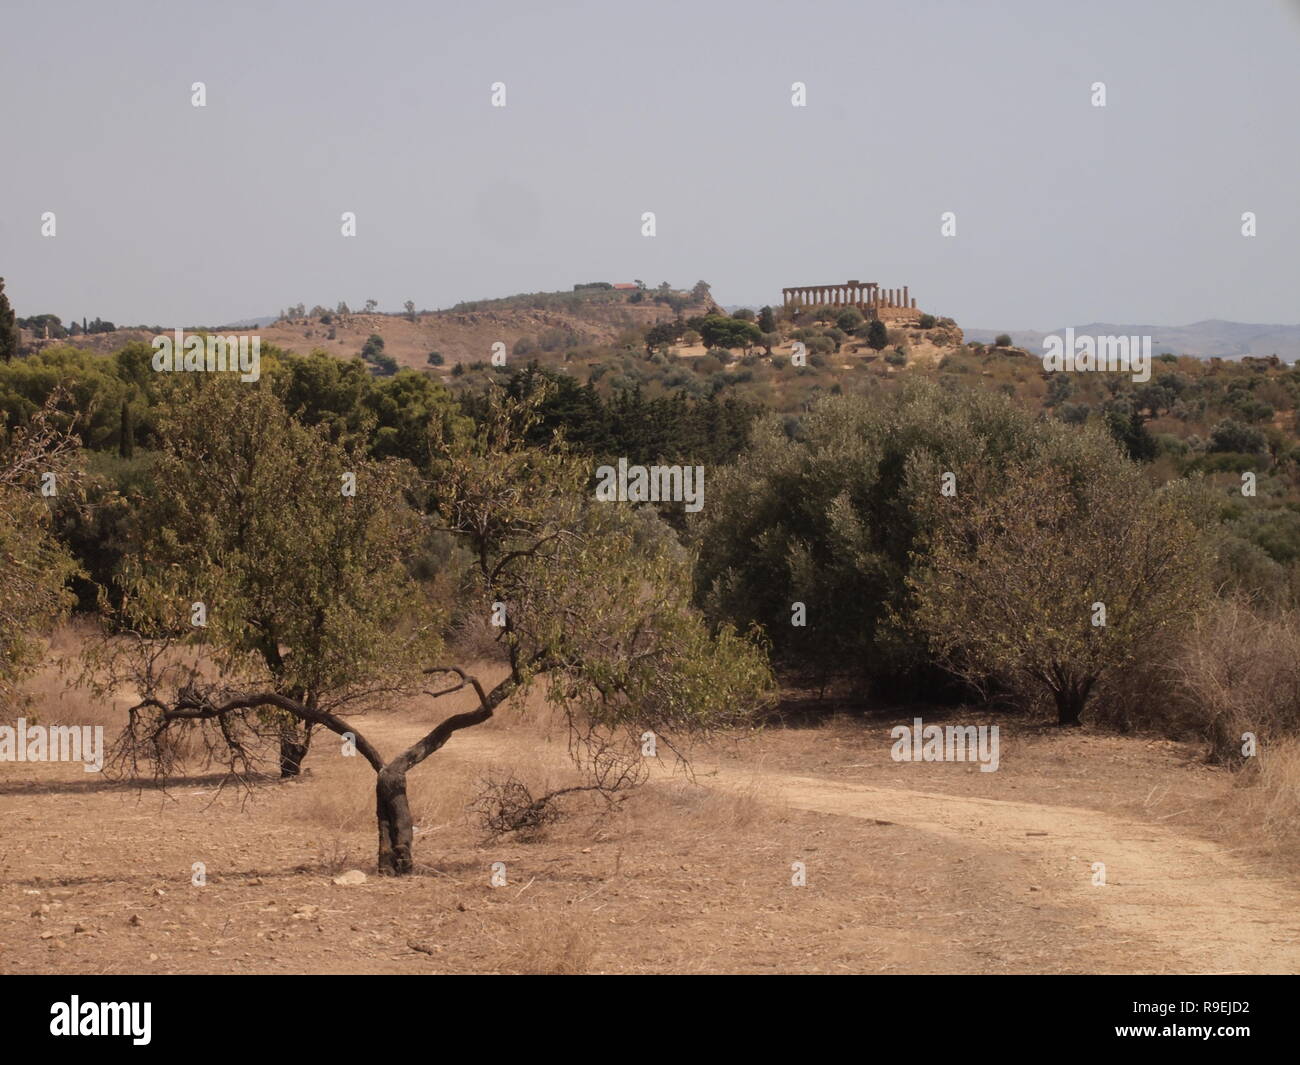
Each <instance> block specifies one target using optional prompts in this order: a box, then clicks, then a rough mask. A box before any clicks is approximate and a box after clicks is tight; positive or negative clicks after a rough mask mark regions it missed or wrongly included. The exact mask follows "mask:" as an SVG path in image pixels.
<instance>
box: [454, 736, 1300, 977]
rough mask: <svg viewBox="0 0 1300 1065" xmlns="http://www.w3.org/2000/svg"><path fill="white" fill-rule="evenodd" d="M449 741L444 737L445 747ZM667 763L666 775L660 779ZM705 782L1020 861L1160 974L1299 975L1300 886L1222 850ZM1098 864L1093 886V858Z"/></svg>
mask: <svg viewBox="0 0 1300 1065" xmlns="http://www.w3.org/2000/svg"><path fill="white" fill-rule="evenodd" d="M516 742H518V741H517V738H516V737H514V736H511V735H509V734H506V733H501V732H488V731H485V732H482V733H478V734H476V735H473V736H470V735H468V734H467V735H465V736H464V737H463V742H461V741H459V740H458V743H459V744H460V751H459V752H457V753H459V754H460V755H461V756H464V757H490V756H492V755H500V754H502V753H504V750H505V749H508V748H509V747H511V746H513V745H514V744H515V743H516ZM450 749H451V745H449V747H448V750H450ZM668 772H669V771H668V770H665V771H664V773H663V775H664V776H667V775H668ZM695 778H696V781H697V783H699V784H702V785H704V786H705V787H722V788H728V789H734V790H747V791H752V792H754V793H755V794H757V795H758V796H759V797H760V798H761V799H762V800H763V801H769V802H776V803H782V804H785V805H787V806H789V807H792V808H794V809H799V810H810V811H815V812H817V813H822V814H830V815H835V816H842V817H854V818H860V819H865V820H870V821H874V822H891V823H894V824H898V825H903V826H906V827H908V828H911V829H915V830H918V831H922V832H926V833H931V834H934V835H937V836H942V837H949V838H952V839H956V840H960V841H962V842H963V843H965V844H967V845H975V846H977V847H986V848H989V849H990V850H995V851H997V852H999V854H1000V855H1002V856H1005V855H1012V856H1015V857H1016V858H1018V859H1020V861H1021V867H1022V868H1023V870H1024V873H1025V877H1026V880H1027V882H1028V883H1032V884H1035V885H1041V887H1031V888H1029V890H1043V891H1045V892H1046V893H1047V894H1049V895H1051V896H1052V897H1054V898H1055V899H1057V900H1058V901H1060V900H1061V899H1062V895H1063V894H1064V896H1065V901H1068V903H1069V904H1071V905H1074V906H1077V907H1079V909H1080V910H1081V911H1082V912H1081V914H1080V917H1081V920H1082V921H1086V922H1087V923H1089V924H1090V925H1092V926H1094V927H1095V928H1096V929H1097V934H1098V935H1099V936H1100V938H1102V939H1103V940H1111V941H1113V942H1114V943H1115V945H1116V947H1117V948H1119V947H1122V945H1123V944H1126V943H1129V942H1132V941H1134V940H1138V939H1144V940H1148V941H1151V942H1154V943H1157V944H1159V945H1160V946H1161V947H1162V948H1163V951H1164V952H1165V953H1166V954H1167V956H1168V966H1167V969H1166V970H1165V971H1170V972H1183V973H1228V972H1234V973H1298V972H1300V891H1297V890H1296V889H1295V888H1293V887H1292V886H1291V885H1289V884H1288V883H1286V882H1284V881H1282V880H1278V879H1268V878H1264V877H1260V876H1256V875H1252V874H1251V873H1250V871H1249V870H1248V869H1247V868H1246V866H1245V863H1244V862H1242V861H1241V860H1239V859H1237V858H1235V857H1234V856H1233V855H1231V854H1230V853H1229V852H1228V851H1227V850H1225V849H1224V848H1223V847H1221V846H1219V845H1217V844H1215V843H1212V842H1208V841H1205V840H1199V839H1196V838H1193V837H1190V836H1187V835H1183V834H1180V833H1178V832H1176V831H1173V830H1171V829H1167V828H1165V827H1163V826H1160V825H1156V824H1152V823H1150V822H1143V821H1138V820H1132V819H1126V818H1123V817H1117V816H1113V815H1110V814H1106V813H1101V812H1099V811H1096V810H1085V809H1079V808H1076V807H1069V806H1056V805H1049V804H1040V803H1030V802H1015V801H1007V800H1001V799H986V798H975V797H970V796H961V795H953V794H939V793H933V792H924V791H913V790H908V789H902V788H897V787H880V786H872V785H866V784H852V783H845V782H840V781H834V780H829V779H826V778H820V777H808V776H798V775H793V774H789V773H784V772H780V771H774V770H768V769H762V768H752V767H748V766H747V767H743V768H735V767H730V766H719V765H707V766H706V765H700V764H697V765H696V766H695ZM1095 862H1101V863H1104V865H1105V870H1104V874H1105V884H1104V886H1097V885H1094V883H1093V881H1094V877H1095V870H1094V866H1093V863H1095Z"/></svg>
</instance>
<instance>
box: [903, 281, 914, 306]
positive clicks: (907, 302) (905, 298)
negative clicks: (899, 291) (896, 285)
mask: <svg viewBox="0 0 1300 1065" xmlns="http://www.w3.org/2000/svg"><path fill="white" fill-rule="evenodd" d="M903 306H904V307H910V306H912V301H911V299H910V298H909V297H908V295H907V286H906V285H904V286H903Z"/></svg>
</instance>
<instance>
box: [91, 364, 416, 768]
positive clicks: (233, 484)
mask: <svg viewBox="0 0 1300 1065" xmlns="http://www.w3.org/2000/svg"><path fill="white" fill-rule="evenodd" d="M158 436H159V439H160V441H161V444H162V446H161V449H160V452H159V453H158V455H157V456H156V457H155V462H154V465H153V468H152V476H151V478H150V482H149V484H148V487H147V494H146V495H145V498H142V499H140V500H139V501H138V503H139V505H140V507H141V510H142V518H141V521H140V531H139V535H138V538H137V543H136V545H135V548H134V550H133V551H131V552H130V553H129V554H128V556H127V557H126V559H125V560H124V563H123V565H122V567H121V573H120V574H119V582H120V585H121V589H122V592H123V606H122V609H121V612H120V614H119V616H118V617H117V619H116V620H117V623H118V624H119V625H120V626H123V627H125V628H126V629H128V630H129V631H130V632H132V633H135V634H136V638H137V639H146V640H147V643H148V646H149V647H152V648H156V647H158V646H159V645H160V643H159V641H162V642H163V643H166V644H168V645H169V646H172V647H175V648H177V649H179V648H181V647H185V648H189V649H191V650H193V651H194V652H195V654H193V655H191V657H192V658H195V659H196V660H197V656H198V655H200V654H201V655H202V656H203V657H204V658H206V659H207V660H210V661H211V662H212V663H213V664H214V666H215V667H216V669H217V670H219V672H220V673H221V675H222V676H223V677H224V678H227V679H226V680H225V681H223V682H222V683H220V684H217V685H216V686H215V687H214V689H213V690H224V691H230V690H232V689H238V690H239V691H240V692H244V691H249V690H257V691H263V692H265V693H267V694H268V695H271V696H274V698H273V699H270V700H268V701H264V702H260V703H257V704H255V705H253V706H249V707H244V708H243V709H245V710H249V711H250V712H251V711H253V710H256V711H257V712H258V723H259V724H260V725H263V726H266V727H268V728H270V729H273V731H274V732H275V733H276V734H277V735H278V741H279V752H280V753H279V764H280V773H281V776H284V777H293V776H296V775H297V774H298V772H299V769H300V766H301V763H302V759H303V758H304V757H305V756H306V754H307V750H308V746H309V743H310V740H311V734H312V731H313V729H314V728H315V727H316V726H318V725H320V724H321V720H320V719H318V718H317V716H316V714H317V713H318V712H323V711H324V708H326V707H331V706H332V707H335V708H336V709H337V708H339V707H342V706H345V705H355V704H357V703H359V702H364V701H365V700H366V699H367V698H368V697H372V696H373V695H374V694H375V693H376V692H380V691H387V690H390V689H398V688H401V687H402V686H403V685H404V684H408V685H409V682H410V679H411V678H412V677H413V676H414V675H416V674H417V673H418V669H417V667H418V665H419V664H420V662H421V660H422V658H423V657H424V656H425V655H427V654H428V653H429V649H430V647H431V646H436V635H437V626H436V619H432V618H429V619H425V620H424V622H423V623H422V624H420V625H414V626H413V625H410V624H409V618H410V617H411V616H412V614H413V612H414V611H415V609H416V604H417V600H418V588H417V587H416V585H415V584H414V583H413V582H412V581H411V580H410V579H409V578H408V576H407V572H406V567H405V560H406V558H407V557H408V556H409V554H410V552H411V551H412V550H413V549H414V547H415V545H416V544H417V543H418V542H419V539H420V537H421V535H422V528H421V522H420V518H419V515H418V514H417V513H416V512H415V511H414V510H413V509H412V508H411V506H409V505H408V503H407V501H406V499H405V497H404V493H405V492H407V491H409V490H410V489H411V488H412V487H413V486H414V481H413V476H412V475H413V471H412V470H411V468H410V466H409V465H408V464H406V463H404V462H399V461H395V460H390V461H375V460H371V459H368V458H366V457H365V455H364V454H362V453H360V452H349V451H348V450H347V448H346V447H344V446H342V445H340V444H335V443H331V442H330V441H329V439H328V430H327V429H326V428H325V427H324V426H316V427H307V426H304V425H302V424H300V423H299V422H298V421H297V420H295V419H294V418H292V417H290V416H289V414H288V412H287V411H286V410H285V408H284V406H283V404H282V403H281V402H280V401H279V400H278V399H277V398H276V396H275V395H274V394H273V390H272V387H271V386H270V384H269V383H268V382H267V381H266V380H263V381H262V382H259V383H258V384H256V385H248V384H244V383H241V382H239V381H235V380H231V379H208V378H206V377H205V376H202V375H194V377H193V378H191V379H190V380H182V381H179V382H175V383H174V386H173V387H171V388H170V389H167V390H166V394H165V396H164V398H163V402H162V404H161V406H160V410H159V414H158ZM110 648H112V649H120V641H119V642H118V643H112V644H110V645H107V646H105V645H101V646H99V647H97V648H96V651H105V650H108V649H110ZM136 650H140V648H136ZM110 657H111V656H110ZM97 658H98V659H100V660H97V661H96V662H94V664H95V665H100V666H104V667H105V668H107V669H108V671H109V673H110V675H117V674H116V673H115V672H114V670H113V668H112V666H113V665H114V664H116V665H121V666H123V667H124V668H126V669H127V670H128V672H129V671H131V670H132V669H134V667H135V666H137V665H139V664H140V663H141V662H148V661H150V660H151V656H150V655H147V654H146V655H144V657H143V658H133V659H131V660H130V661H129V662H117V663H110V662H108V661H106V660H102V659H104V656H103V655H99V656H97ZM169 676H176V677H182V678H183V680H182V681H181V682H180V684H179V687H180V688H182V689H185V690H186V691H189V692H191V693H193V692H196V691H198V690H200V688H201V687H202V682H201V680H200V673H199V671H197V669H189V670H186V671H183V672H182V673H179V674H176V673H173V674H169V675H166V676H164V677H161V678H160V677H157V676H152V675H150V674H149V672H148V671H147V670H145V675H144V676H137V677H134V678H133V679H134V681H135V686H136V687H137V688H139V687H140V686H141V685H142V684H144V685H146V686H150V687H153V686H156V683H157V682H159V681H162V682H164V683H163V686H164V687H165V686H166V684H165V681H166V680H167V679H168V677H169ZM151 697H152V698H156V697H157V696H156V693H151ZM241 697H242V696H241ZM182 701H184V700H182ZM281 701H283V702H281ZM291 706H301V707H302V708H303V709H304V711H306V712H305V713H296V712H295V711H294V710H292V709H290V707H291Z"/></svg>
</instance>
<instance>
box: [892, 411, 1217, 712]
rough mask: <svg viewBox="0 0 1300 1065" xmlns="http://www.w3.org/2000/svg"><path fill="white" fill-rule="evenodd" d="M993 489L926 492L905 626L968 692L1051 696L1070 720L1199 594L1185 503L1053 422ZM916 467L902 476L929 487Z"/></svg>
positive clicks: (1096, 443)
mask: <svg viewBox="0 0 1300 1065" xmlns="http://www.w3.org/2000/svg"><path fill="white" fill-rule="evenodd" d="M1038 432H1039V433H1040V434H1041V436H1042V438H1043V439H1042V442H1041V446H1040V447H1039V448H1038V449H1036V450H1035V452H1034V453H1033V454H1032V455H1031V456H1030V457H1029V458H1027V459H1023V460H1018V461H1015V462H1013V463H1012V464H1011V466H1010V467H1009V469H1008V471H1007V477H1006V482H1005V484H1004V485H1002V486H1000V487H998V488H996V489H993V490H987V491H983V492H980V491H976V492H973V493H970V492H966V493H963V492H959V493H957V494H956V495H955V496H952V497H948V498H945V497H942V496H940V494H939V493H937V492H936V493H932V494H931V497H930V499H931V502H930V506H931V508H932V512H933V521H932V522H931V523H930V524H929V526H928V528H929V530H930V531H929V532H928V534H927V536H926V538H925V540H926V542H925V543H924V545H923V546H922V548H921V551H922V558H923V564H922V565H920V566H919V567H918V568H917V569H916V570H914V571H913V573H912V574H911V575H910V576H909V578H908V584H909V586H910V587H911V588H912V590H913V592H914V593H915V596H916V610H915V614H914V620H915V623H916V625H917V627H918V628H919V629H920V630H921V631H922V632H924V633H925V634H926V635H927V636H928V638H929V641H930V645H931V647H932V649H933V651H934V652H935V654H936V655H937V656H938V658H939V660H940V661H941V662H942V663H943V664H944V665H945V666H947V667H948V668H949V669H951V670H953V671H954V672H956V673H958V674H959V675H961V676H963V677H965V678H966V679H968V680H969V681H971V682H972V683H975V684H979V683H981V682H983V681H984V680H986V679H988V678H991V677H992V678H997V679H999V680H1000V681H1002V682H1003V683H1005V684H1008V685H1010V686H1012V687H1013V688H1017V689H1019V690H1022V691H1024V690H1026V689H1028V690H1031V691H1032V690H1033V689H1035V688H1036V689H1037V690H1039V691H1043V692H1045V693H1047V694H1050V695H1051V697H1052V699H1053V700H1054V702H1055V704H1056V709H1057V722H1058V724H1060V725H1078V724H1080V722H1081V719H1082V714H1083V711H1084V709H1085V707H1086V705H1087V702H1088V698H1089V696H1090V695H1091V694H1092V693H1093V692H1094V690H1095V689H1096V688H1097V685H1098V683H1099V682H1100V681H1101V680H1102V679H1103V678H1105V677H1106V676H1107V675H1113V674H1117V673H1118V672H1119V671H1121V670H1123V669H1124V668H1125V667H1126V666H1127V665H1129V664H1130V663H1133V662H1135V661H1138V660H1139V659H1141V658H1142V657H1144V656H1149V655H1150V654H1151V653H1152V649H1153V648H1155V647H1158V646H1161V644H1162V642H1163V641H1166V640H1168V638H1169V637H1170V636H1171V635H1172V634H1174V633H1175V632H1176V631H1177V630H1178V628H1179V627H1180V626H1183V625H1186V624H1187V623H1188V622H1189V621H1190V620H1191V619H1192V618H1193V617H1194V616H1195V613H1196V610H1197V608H1198V606H1199V604H1200V603H1201V602H1202V600H1203V598H1204V596H1205V594H1206V593H1207V590H1208V589H1207V581H1206V574H1207V571H1208V569H1207V568H1208V563H1209V557H1208V551H1207V546H1206V543H1205V541H1204V539H1203V537H1202V535H1201V533H1200V531H1199V528H1198V522H1197V520H1196V515H1195V511H1194V508H1193V506H1192V505H1191V502H1190V500H1191V496H1190V494H1189V493H1188V492H1187V491H1185V490H1184V487H1183V486H1180V485H1178V484H1175V485H1172V486H1167V487H1165V488H1155V487H1153V486H1152V485H1151V484H1150V483H1149V482H1148V480H1147V479H1146V477H1145V476H1144V474H1143V472H1142V470H1141V468H1140V467H1139V466H1138V465H1137V464H1136V463H1133V462H1131V461H1130V460H1129V459H1127V458H1125V457H1124V456H1123V455H1122V454H1121V453H1120V452H1119V450H1118V449H1117V447H1116V446H1115V444H1114V443H1113V442H1112V441H1111V440H1110V439H1109V438H1108V437H1107V436H1106V434H1105V433H1104V432H1102V431H1100V430H1097V429H1093V428H1084V429H1076V428H1072V427H1068V426H1064V425H1061V424H1060V423H1056V422H1049V423H1045V424H1043V425H1041V426H1039V427H1038ZM922 467H923V464H918V465H917V466H916V467H914V469H913V470H912V471H911V476H913V477H915V478H916V479H917V480H918V481H919V482H920V483H929V482H930V481H931V480H932V474H933V470H932V469H930V470H925V469H923V468H922Z"/></svg>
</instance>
